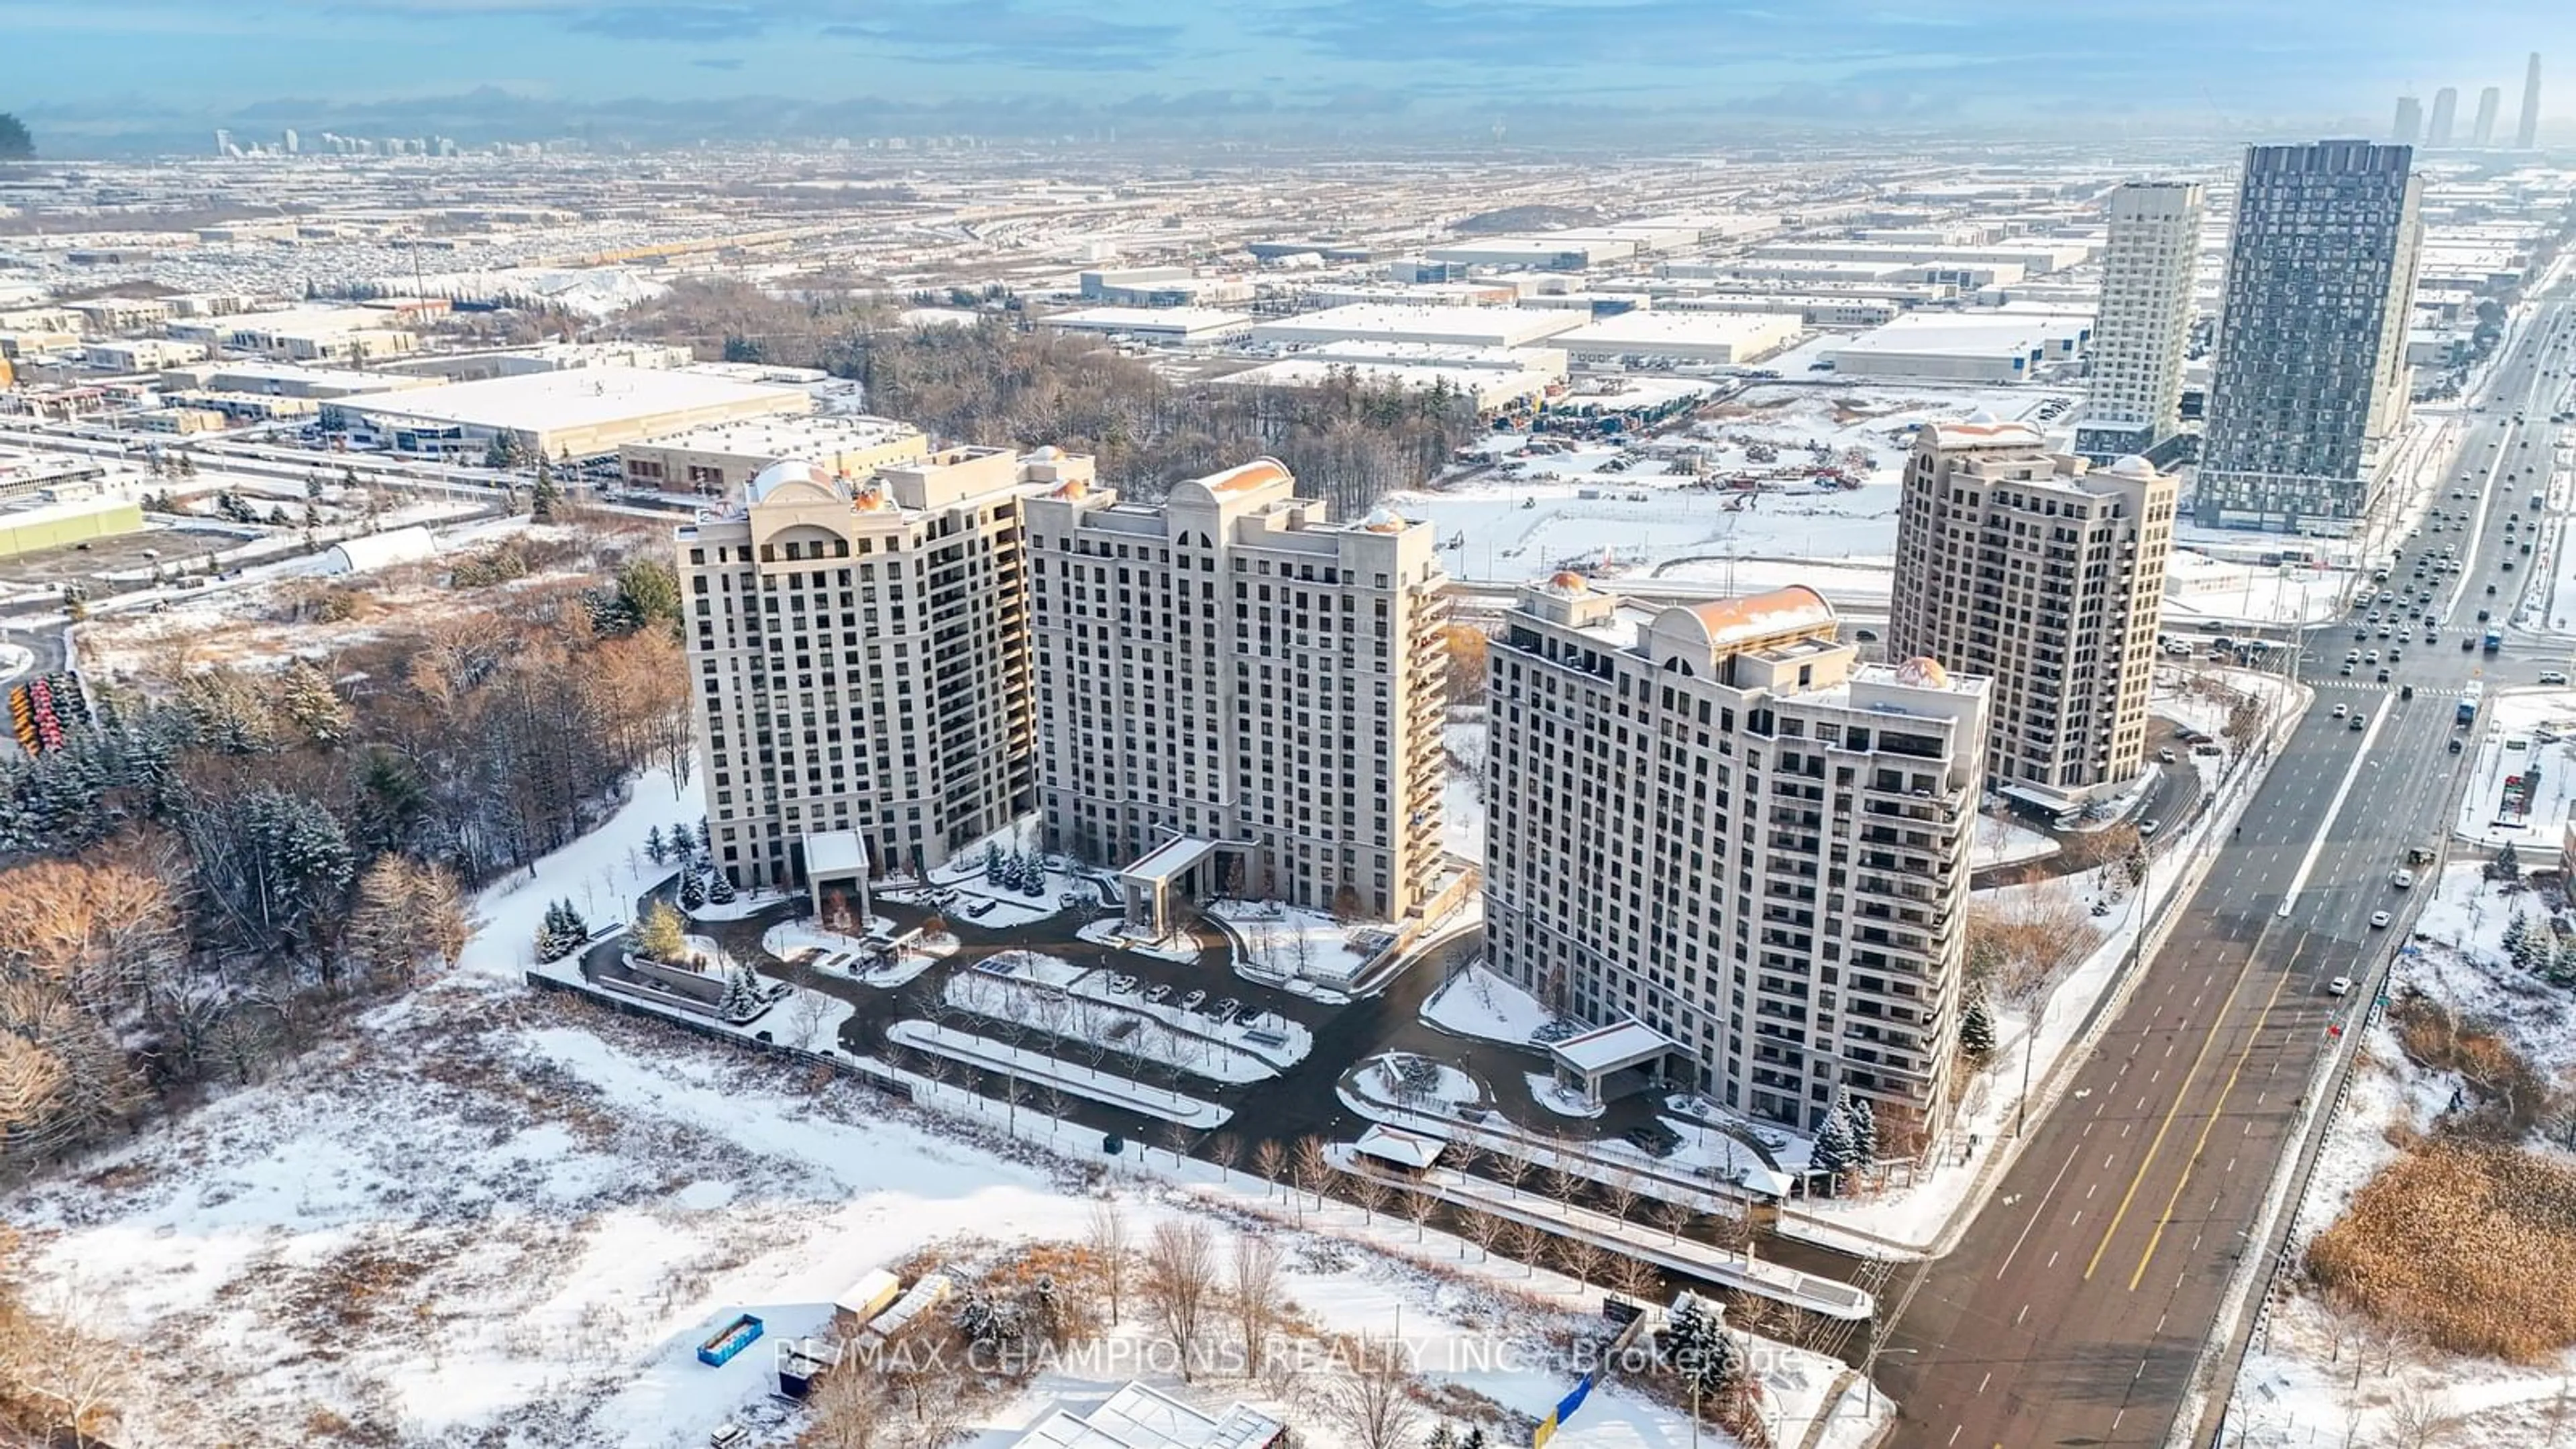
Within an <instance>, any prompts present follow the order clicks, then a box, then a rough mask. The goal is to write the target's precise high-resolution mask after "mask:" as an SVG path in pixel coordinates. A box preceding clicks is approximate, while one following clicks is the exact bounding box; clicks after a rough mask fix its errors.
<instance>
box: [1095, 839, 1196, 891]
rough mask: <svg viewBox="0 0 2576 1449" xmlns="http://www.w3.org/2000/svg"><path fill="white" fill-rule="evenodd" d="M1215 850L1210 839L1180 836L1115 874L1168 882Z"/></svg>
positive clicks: (1136, 878) (1122, 876)
mask: <svg viewBox="0 0 2576 1449" xmlns="http://www.w3.org/2000/svg"><path fill="white" fill-rule="evenodd" d="M1215 849H1216V842H1215V841H1213V840H1208V839H1204V838H1202V837H1200V836H1196V835H1184V836H1182V837H1180V838H1179V839H1177V840H1169V841H1165V842H1164V843H1163V844H1161V845H1158V846H1156V847H1155V848H1153V849H1152V850H1149V851H1147V852H1145V853H1144V855H1142V856H1140V857H1138V858H1137V860H1136V862H1135V863H1134V864H1132V865H1130V866H1128V867H1127V868H1126V869H1125V870H1122V871H1120V872H1118V874H1119V877H1120V878H1121V879H1124V880H1146V881H1152V880H1169V879H1171V878H1172V877H1173V876H1176V875H1179V874H1180V873H1181V872H1182V871H1185V870H1188V869H1189V868H1190V867H1191V866H1194V865H1196V864H1198V863H1199V862H1200V861H1202V860H1205V859H1207V858H1208V853H1209V852H1210V851H1213V850H1215Z"/></svg>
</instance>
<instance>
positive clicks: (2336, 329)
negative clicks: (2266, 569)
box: [2192, 141, 2424, 531]
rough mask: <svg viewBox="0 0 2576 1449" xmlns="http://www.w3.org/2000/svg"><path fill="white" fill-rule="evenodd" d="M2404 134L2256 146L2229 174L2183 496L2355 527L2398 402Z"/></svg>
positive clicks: (2409, 303) (2410, 216) (2249, 515)
mask: <svg viewBox="0 0 2576 1449" xmlns="http://www.w3.org/2000/svg"><path fill="white" fill-rule="evenodd" d="M2413 165H2414V152H2413V151H2412V150H2411V149H2410V148H2408V147H2405V146H2379V145H2373V144H2371V143H2370V142H2367V141H2321V142H2318V143H2316V144H2314V145H2309V146H2254V147H2250V148H2248V149H2247V151H2246V153H2245V173H2244V179H2243V181H2242V182H2241V184H2240V185H2239V186H2238V188H2237V202H2236V231H2235V240H2234V242H2233V243H2232V245H2231V246H2230V247H2229V250H2228V255H2227V283H2226V293H2225V299H2224V301H2223V303H2222V304H2221V308H2220V313H2219V334H2218V358H2217V365H2216V369H2215V372H2214V375H2213V377H2212V379H2211V385H2210V394H2209V404H2208V415H2209V423H2208V432H2207V437H2206V440H2205V442H2204V443H2203V446H2202V448H2201V463H2200V472H2199V478H2198V482H2197V483H2196V485H2195V487H2194V489H2193V494H2192V500H2193V509H2194V512H2195V513H2196V515H2197V516H2198V518H2199V520H2200V522H2202V523H2203V524H2210V525H2222V526H2233V527H2249V528H2268V529H2277V530H2284V531H2299V530H2303V529H2309V528H2314V527H2324V528H2329V529H2334V530H2343V529H2348V528H2351V527H2353V526H2354V525H2355V524H2356V523H2357V522H2358V521H2359V520H2360V519H2361V518H2362V517H2363V516H2364V515H2365V514H2366V513H2367V512H2368V511H2369V509H2370V506H2371V503H2372V501H2373V499H2374V497H2375V496H2376V494H2377V491H2378V485H2379V476H2380V474H2381V472H2382V470H2383V469H2384V468H2385V466H2386V459H2385V457H2384V456H2383V453H2384V451H2385V448H2386V445H2387V444H2388V443H2389V442H2390V441H2391V440H2393V439H2394V438H2395V437H2396V436H2397V435H2398V434H2399V433H2400V432H2401V431H2402V430H2403V428H2404V426H2405V422H2406V416H2407V405H2408V396H2407V380H2406V328H2407V322H2408V317H2409V314H2410V313H2411V312H2412V310H2413V308H2414V298H2415V267H2416V254H2417V252H2418V250H2419V249H2420V248H2421V246H2422V244H2423V231H2424V225H2423V218H2422V207H2423V183H2422V181H2421V180H2419V179H2418V178H2417V177H2416V176H2415V174H2414V170H2413Z"/></svg>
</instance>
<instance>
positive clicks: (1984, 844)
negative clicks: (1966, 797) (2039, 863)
mask: <svg viewBox="0 0 2576 1449" xmlns="http://www.w3.org/2000/svg"><path fill="white" fill-rule="evenodd" d="M2063 848H2064V847H2062V846H2060V845H2059V844H2058V843H2057V841H2056V839H2055V838H2054V837H2052V836H2051V835H2049V834H2048V833H2047V832H2046V831H2041V830H2033V829H2031V828H2030V827H2029V826H2027V825H2024V824H2022V823H2021V822H2019V821H2017V820H2007V819H2004V818H2002V817H2001V816H1996V815H1980V816H1978V817H1977V841H1976V844H1975V845H1974V846H1973V847H1972V849H1971V854H1970V856H1969V865H1970V867H1971V868H1972V869H1980V870H1982V869H1984V868H1985V867H1987V866H1996V865H2018V864H2020V863H2021V862H2023V861H2026V860H2046V859H2047V858H2048V857H2050V856H2052V855H2055V854H2056V853H2057V852H2058V851H2059V850H2061V849H2063Z"/></svg>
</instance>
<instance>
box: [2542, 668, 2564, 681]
mask: <svg viewBox="0 0 2576 1449" xmlns="http://www.w3.org/2000/svg"><path fill="white" fill-rule="evenodd" d="M2540 682H2541V683H2543V684H2565V683H2566V682H2567V671H2566V670H2564V669H2544V670H2542V671H2540Z"/></svg>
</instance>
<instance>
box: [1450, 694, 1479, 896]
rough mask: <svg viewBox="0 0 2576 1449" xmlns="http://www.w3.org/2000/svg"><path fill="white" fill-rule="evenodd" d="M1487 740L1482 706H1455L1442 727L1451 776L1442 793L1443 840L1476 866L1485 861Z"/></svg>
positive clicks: (1454, 852) (1451, 849) (1457, 854)
mask: <svg viewBox="0 0 2576 1449" xmlns="http://www.w3.org/2000/svg"><path fill="white" fill-rule="evenodd" d="M1485 739H1486V729H1485V711H1484V707H1483V706H1481V705H1476V706H1460V707H1453V708H1452V709H1451V710H1450V713H1449V721H1448V723H1446V724H1444V725H1442V726H1441V744H1442V751H1441V753H1442V756H1443V758H1444V759H1446V760H1447V762H1448V766H1449V776H1448V779H1447V780H1446V781H1444V782H1443V783H1442V786H1441V793H1440V812H1441V813H1440V843H1441V844H1442V845H1443V846H1444V847H1446V848H1447V849H1448V851H1449V853H1450V854H1451V855H1454V856H1457V857H1458V858H1459V859H1461V860H1465V861H1468V862H1471V863H1473V864H1477V865H1482V864H1483V863H1484V860H1485V748H1486V747H1485Z"/></svg>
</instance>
